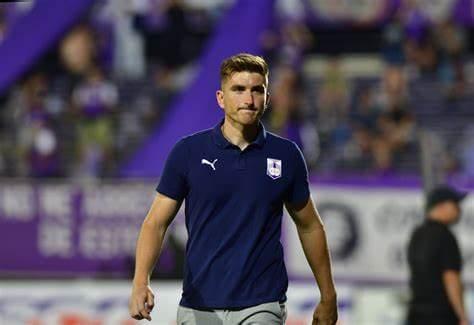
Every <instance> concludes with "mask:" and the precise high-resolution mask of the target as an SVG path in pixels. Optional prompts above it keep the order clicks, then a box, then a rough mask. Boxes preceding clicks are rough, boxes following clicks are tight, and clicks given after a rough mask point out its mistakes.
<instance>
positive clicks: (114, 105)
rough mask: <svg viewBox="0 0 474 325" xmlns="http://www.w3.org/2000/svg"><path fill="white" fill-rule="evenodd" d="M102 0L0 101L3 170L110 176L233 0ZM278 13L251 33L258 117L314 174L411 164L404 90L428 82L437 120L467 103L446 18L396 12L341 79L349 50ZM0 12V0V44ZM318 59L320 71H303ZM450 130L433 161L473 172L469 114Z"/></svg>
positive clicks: (409, 93)
mask: <svg viewBox="0 0 474 325" xmlns="http://www.w3.org/2000/svg"><path fill="white" fill-rule="evenodd" d="M111 3H112V1H108V0H101V1H97V4H96V5H94V7H93V8H92V9H91V10H90V12H89V14H88V16H87V18H86V19H84V20H83V21H82V22H81V23H79V24H78V25H76V26H75V27H74V28H72V29H71V30H70V31H69V32H68V33H67V34H66V35H64V36H63V38H62V39H61V40H60V41H59V42H58V44H57V46H56V47H55V48H53V49H52V50H51V51H50V52H49V53H48V54H47V55H45V56H44V57H43V58H42V60H41V61H40V62H38V64H37V65H36V66H35V67H34V68H32V69H31V70H30V71H29V72H28V73H27V74H26V75H25V76H24V77H23V78H22V80H21V81H20V82H18V83H16V84H15V85H14V87H12V88H11V90H10V91H9V92H8V94H7V95H6V96H5V97H4V98H3V99H2V100H1V102H0V116H1V118H0V176H16V177H30V176H31V177H78V178H84V179H87V178H90V179H94V178H97V177H114V176H117V166H118V164H119V163H120V161H122V160H123V159H126V158H127V157H128V156H129V155H130V154H132V153H133V150H134V149H136V148H137V147H138V146H139V145H140V143H141V142H142V141H143V140H144V139H145V138H146V136H147V135H149V134H150V132H151V131H152V130H153V129H154V128H156V127H159V125H160V124H159V123H160V120H161V118H162V116H163V115H164V114H166V110H167V108H168V107H169V105H170V103H172V99H173V98H174V96H175V95H176V94H177V93H179V91H180V90H181V89H183V88H184V87H185V85H187V84H188V82H189V81H190V80H191V79H192V76H193V72H194V70H195V68H196V67H195V63H196V59H197V58H199V56H200V54H201V52H202V49H203V44H205V41H206V40H207V39H208V38H209V36H210V35H212V31H213V29H214V27H215V26H216V24H217V23H218V21H219V18H220V17H221V16H222V14H223V13H224V12H225V9H226V8H227V7H228V6H229V2H227V1H219V0H214V1H201V2H199V1H189V0H188V1H179V0H163V1H154V0H142V1H138V0H137V1H126V0H123V1H122V0H120V1H114V2H113V5H112V4H111ZM282 7H285V6H284V5H283V6H282ZM286 14H287V16H284V14H281V15H282V16H280V17H277V18H279V19H277V21H278V23H277V24H275V25H276V27H275V28H274V30H272V31H268V33H266V34H265V35H263V37H262V39H261V41H262V45H263V48H264V56H265V57H266V58H267V59H268V60H269V61H270V63H271V76H270V77H271V80H270V86H271V88H270V93H271V105H270V110H269V111H268V112H267V114H266V115H265V120H264V122H265V124H266V127H267V128H268V129H269V130H270V131H272V132H275V133H277V134H280V135H283V136H285V137H288V138H290V139H292V140H293V141H295V142H297V143H298V144H299V145H300V146H301V148H302V149H303V152H304V154H305V156H306V159H307V162H308V167H309V168H310V170H312V171H315V172H317V173H361V172H363V173H367V174H381V175H384V174H387V173H392V172H396V173H398V172H402V173H403V172H407V173H419V169H420V163H421V161H420V154H419V152H420V148H419V137H418V132H419V130H420V126H427V127H428V128H429V127H430V125H425V124H424V123H423V120H420V119H422V118H423V116H422V115H420V114H419V112H418V110H419V106H422V105H423V103H421V104H420V102H423V98H421V97H420V96H418V95H417V94H414V91H413V89H418V88H417V87H419V86H420V85H421V87H422V88H423V87H425V85H432V84H435V85H436V90H437V91H436V94H435V95H436V96H437V97H436V98H437V103H438V105H441V106H443V107H445V108H446V109H444V110H443V111H442V114H439V115H437V117H438V118H440V119H443V117H444V116H445V115H446V114H454V112H452V110H451V109H450V108H451V107H454V106H456V103H457V102H459V101H464V102H466V101H467V102H470V103H474V94H473V89H472V88H471V87H470V85H471V83H470V80H469V78H468V74H467V72H466V69H467V68H466V66H467V63H468V55H467V54H468V53H467V47H468V44H467V35H466V31H465V29H464V28H462V27H461V26H460V25H458V24H457V23H456V22H455V20H453V19H451V17H448V18H444V19H441V20H439V21H435V22H433V21H429V19H427V18H426V17H423V16H422V15H420V14H419V13H418V12H417V11H416V8H410V7H408V8H407V7H404V8H402V9H400V10H399V11H398V12H396V13H395V14H394V15H393V18H392V19H391V20H389V21H388V22H387V23H386V24H385V25H384V27H383V28H382V29H381V32H380V36H381V37H380V40H381V41H380V52H378V53H375V54H374V53H373V54H372V55H369V56H370V57H371V58H372V61H371V62H373V63H374V64H375V65H378V66H380V68H379V70H377V69H372V71H375V70H377V72H376V73H367V74H365V75H364V74H359V75H351V74H350V73H348V69H347V68H348V66H347V61H348V60H347V58H348V57H350V53H330V54H328V55H326V56H318V55H315V53H313V51H311V49H312V48H313V47H314V44H315V43H317V42H318V35H317V34H315V33H314V32H312V31H311V29H310V28H309V27H308V25H307V23H306V21H305V20H303V19H301V17H298V14H295V13H294V12H291V13H288V12H287V13H286ZM6 17H7V15H6V10H1V7H0V42H1V39H2V35H4V33H5V31H7V30H8V22H9V20H8V19H6ZM374 57H375V58H374ZM349 61H350V60H349ZM314 62H320V63H321V65H322V68H320V69H314V68H312V67H314ZM354 64H356V65H357V63H352V65H354ZM350 69H351V67H350V66H349V70H350ZM369 70H370V69H369ZM426 87H428V86H426ZM426 87H425V88H426ZM429 89H433V88H429ZM428 99H429V98H428ZM426 105H427V106H429V105H430V103H428V102H427V104H426ZM453 105H454V106H453ZM464 113H467V115H466V116H467V117H468V118H469V117H471V118H472V117H473V116H474V114H472V113H470V112H464ZM433 114H434V113H433ZM469 114H471V115H469ZM464 121H465V122H468V119H464ZM471 124H473V123H471ZM446 127H447V128H448V129H449V125H446ZM435 131H438V129H437V130H435ZM455 131H456V132H457V133H456V136H455V137H454V138H453V141H454V142H456V143H457V146H456V147H452V146H451V145H450V144H451V143H446V144H445V147H446V150H445V152H444V154H445V161H446V162H445V164H444V167H443V168H445V169H446V170H447V171H449V172H463V173H465V174H466V175H471V176H472V177H474V169H473V167H472V166H474V144H473V140H472V139H473V136H472V135H473V134H472V133H473V129H472V127H471V128H470V127H469V123H465V124H464V125H463V126H462V127H461V128H458V129H457V130H455Z"/></svg>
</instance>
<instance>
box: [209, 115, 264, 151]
mask: <svg viewBox="0 0 474 325" xmlns="http://www.w3.org/2000/svg"><path fill="white" fill-rule="evenodd" d="M222 124H224V119H222V120H221V121H220V122H219V123H218V124H217V125H216V126H215V127H214V129H213V130H212V138H213V140H214V142H215V144H216V145H217V146H219V147H221V148H227V147H231V146H233V144H232V143H230V142H229V141H228V140H227V139H226V138H225V137H224V135H223V134H222V130H221V126H222ZM266 138H267V131H266V130H265V127H264V126H263V124H262V122H260V121H259V122H258V133H257V138H256V139H255V140H254V141H253V142H252V143H250V145H249V146H251V145H256V146H258V147H263V145H264V144H265V140H266Z"/></svg>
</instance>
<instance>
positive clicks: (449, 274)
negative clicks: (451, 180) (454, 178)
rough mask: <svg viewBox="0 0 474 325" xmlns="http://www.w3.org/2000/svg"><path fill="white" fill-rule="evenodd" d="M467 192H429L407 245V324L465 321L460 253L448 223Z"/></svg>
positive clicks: (455, 216)
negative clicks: (420, 221) (423, 213)
mask: <svg viewBox="0 0 474 325" xmlns="http://www.w3.org/2000/svg"><path fill="white" fill-rule="evenodd" d="M465 196H466V193H461V192H458V191H456V190H455V189H453V188H451V187H447V186H440V187H438V188H435V189H434V190H433V191H431V192H430V193H429V194H428V197H427V202H426V219H425V221H424V222H423V224H421V225H420V226H419V227H417V228H416V229H415V231H414V232H413V234H412V236H411V239H410V243H409V245H408V263H409V266H410V272H411V279H410V287H411V290H412V300H411V303H410V308H409V314H408V324H409V325H418V324H420V325H424V324H430V325H437V324H439V325H450V324H453V325H454V324H455V325H468V324H469V321H468V319H467V315H466V311H465V309H464V303H463V286H462V281H461V253H460V251H459V246H458V243H457V241H456V238H455V237H454V235H453V234H452V232H451V231H450V230H449V228H448V226H449V225H451V224H454V223H455V222H456V221H458V219H459V216H460V213H461V209H460V206H459V203H460V202H461V201H462V200H463V199H464V197H465Z"/></svg>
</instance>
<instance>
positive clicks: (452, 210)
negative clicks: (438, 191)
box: [444, 201, 461, 224]
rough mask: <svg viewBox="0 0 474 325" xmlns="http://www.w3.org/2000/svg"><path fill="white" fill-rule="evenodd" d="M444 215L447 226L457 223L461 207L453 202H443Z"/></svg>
mask: <svg viewBox="0 0 474 325" xmlns="http://www.w3.org/2000/svg"><path fill="white" fill-rule="evenodd" d="M444 208H445V215H446V217H447V219H448V220H447V221H448V223H449V224H453V223H456V222H458V221H459V217H460V216H461V207H460V206H459V204H458V203H456V202H454V201H447V202H445V206H444Z"/></svg>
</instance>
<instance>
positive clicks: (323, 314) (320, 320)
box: [312, 299, 337, 325]
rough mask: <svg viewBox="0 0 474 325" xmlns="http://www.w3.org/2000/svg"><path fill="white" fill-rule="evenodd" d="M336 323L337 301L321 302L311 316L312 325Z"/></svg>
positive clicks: (332, 324) (331, 324)
mask: <svg viewBox="0 0 474 325" xmlns="http://www.w3.org/2000/svg"><path fill="white" fill-rule="evenodd" d="M336 321H337V301H336V299H334V300H331V301H327V300H326V301H323V300H321V302H320V303H319V305H318V306H317V307H316V310H315V311H314V314H313V324H312V325H334V324H336Z"/></svg>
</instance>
